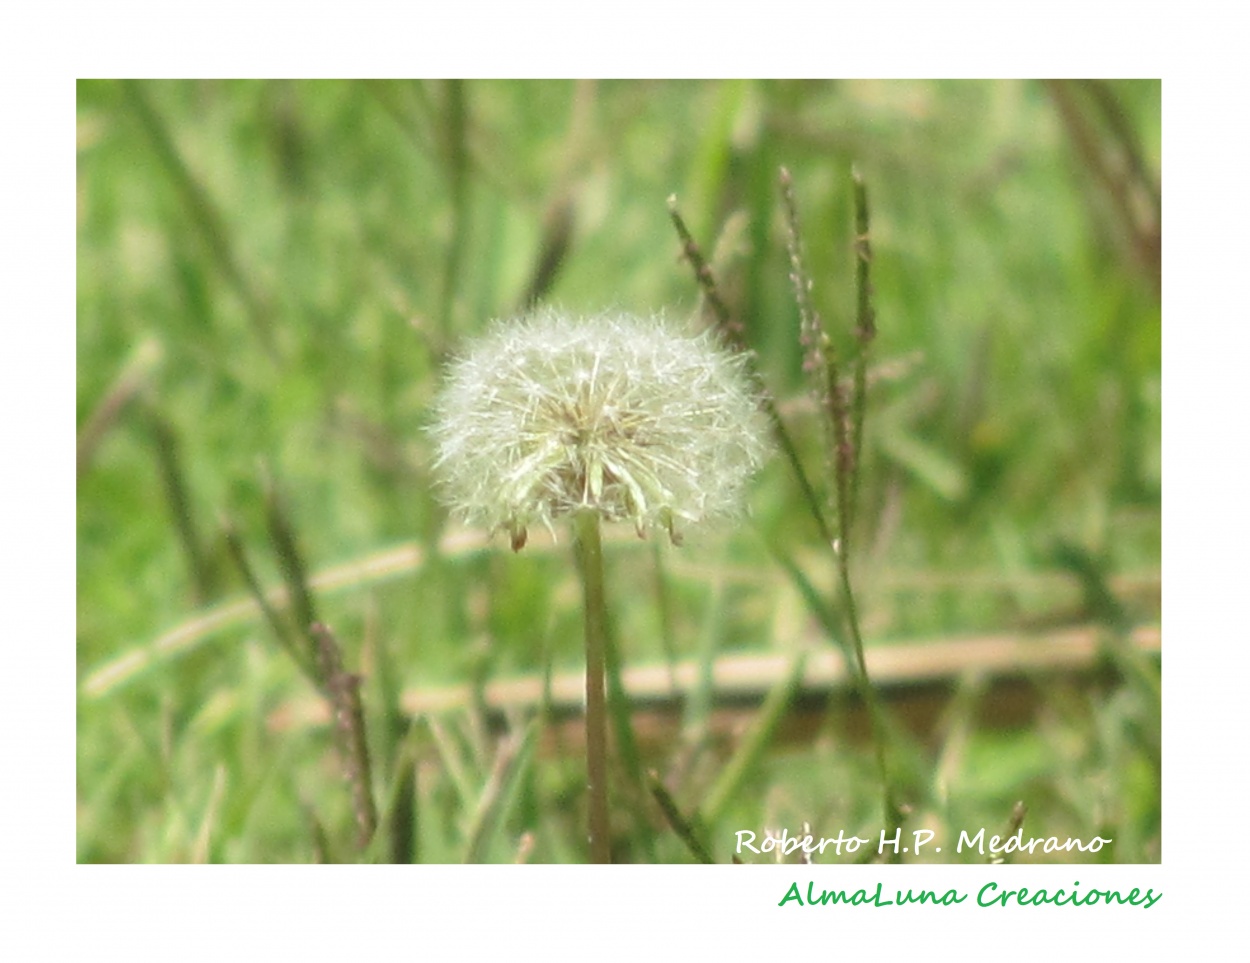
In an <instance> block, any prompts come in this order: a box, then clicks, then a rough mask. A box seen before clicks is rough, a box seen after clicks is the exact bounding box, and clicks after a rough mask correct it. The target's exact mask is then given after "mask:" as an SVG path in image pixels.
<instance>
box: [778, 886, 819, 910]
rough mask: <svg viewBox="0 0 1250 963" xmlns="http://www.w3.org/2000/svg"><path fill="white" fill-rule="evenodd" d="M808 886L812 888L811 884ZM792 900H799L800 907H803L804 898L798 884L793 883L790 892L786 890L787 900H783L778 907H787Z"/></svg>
mask: <svg viewBox="0 0 1250 963" xmlns="http://www.w3.org/2000/svg"><path fill="white" fill-rule="evenodd" d="M808 885H809V886H810V885H811V884H810V883H809V884H808ZM792 899H797V900H798V901H799V905H800V906H802V905H803V897H802V896H800V895H799V884H798V883H791V884H790V888H789V889H788V890H786V898H785V899H783V900H782V901H781V902H780V903H778V904H777V905H778V906H785V905H786V903H788V902H790V900H792Z"/></svg>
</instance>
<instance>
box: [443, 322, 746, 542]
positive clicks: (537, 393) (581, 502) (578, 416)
mask: <svg viewBox="0 0 1250 963" xmlns="http://www.w3.org/2000/svg"><path fill="white" fill-rule="evenodd" d="M744 364H745V361H744V359H743V358H742V356H741V355H739V354H735V353H732V352H730V351H728V350H726V349H725V348H723V347H722V346H721V345H720V344H719V343H718V342H717V341H716V339H715V337H714V336H713V335H712V334H710V333H706V334H703V335H699V336H694V337H691V336H688V335H685V334H683V333H680V332H678V331H677V330H675V329H674V328H673V327H671V326H670V325H668V324H667V323H665V322H663V321H661V320H659V319H653V318H638V317H632V316H629V315H622V314H602V315H599V316H597V317H592V318H586V319H577V318H570V317H568V316H566V315H563V314H560V313H557V312H555V311H551V310H547V311H544V312H541V313H538V314H535V315H532V316H530V317H528V318H523V319H521V320H518V321H512V322H509V323H506V324H500V325H497V326H496V327H495V328H494V329H493V331H491V332H490V333H489V334H487V335H485V336H484V337H483V338H482V339H481V340H480V341H479V342H478V343H477V344H476V345H475V346H474V347H473V349H472V350H471V351H470V352H469V353H468V354H466V355H465V356H464V357H462V358H461V359H460V360H458V361H456V362H454V363H453V364H452V365H451V366H450V368H449V370H448V373H447V374H448V377H447V385H446V388H445V390H444V392H443V395H442V397H441V399H440V401H439V405H438V418H437V422H436V425H435V427H434V430H433V433H434V437H435V439H436V441H437V444H438V457H437V461H436V463H435V471H436V472H437V474H438V476H439V478H440V480H441V483H442V487H443V491H444V494H445V495H446V498H447V501H448V503H449V504H450V505H451V506H452V508H453V509H455V510H456V511H457V512H458V513H459V514H460V515H461V516H462V517H464V518H465V520H466V521H468V522H470V523H473V524H479V525H484V526H486V527H488V528H490V529H492V530H501V529H502V530H505V531H507V532H508V533H509V534H510V535H511V538H512V544H513V547H514V548H517V549H519V548H521V547H522V546H523V545H524V544H525V539H526V534H527V531H528V529H529V528H530V527H531V526H533V525H535V524H541V525H544V526H546V527H548V528H550V527H551V524H552V521H553V520H554V519H557V518H559V517H561V516H564V515H570V514H572V513H574V512H576V511H578V510H579V509H591V510H593V511H595V512H596V513H597V514H598V515H599V517H600V518H602V519H605V520H607V521H631V522H632V523H633V524H634V526H635V528H636V529H637V531H638V534H639V535H640V536H641V535H645V534H646V532H647V531H649V530H653V529H659V530H663V531H665V532H667V533H668V534H669V536H670V537H671V538H672V540H673V541H674V542H678V541H679V540H680V528H681V526H682V525H685V524H697V523H699V522H703V521H705V520H707V521H710V520H715V519H721V518H727V517H733V516H735V515H737V514H738V513H739V512H740V510H741V505H742V500H743V495H744V491H745V486H746V483H747V481H748V480H749V478H750V477H751V475H752V474H753V473H754V472H755V470H756V469H757V468H758V467H759V466H760V465H761V463H762V462H763V460H764V457H765V455H766V454H767V452H768V443H767V440H766V439H767V437H768V423H767V420H766V419H765V417H764V415H763V414H762V413H761V411H760V409H759V406H758V403H757V397H756V393H755V391H754V390H753V388H752V385H751V381H750V378H749V376H748V375H747V372H746V371H745V368H744Z"/></svg>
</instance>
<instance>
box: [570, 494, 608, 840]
mask: <svg viewBox="0 0 1250 963" xmlns="http://www.w3.org/2000/svg"><path fill="white" fill-rule="evenodd" d="M573 545H574V550H575V551H576V553H577V568H578V572H579V573H580V575H581V579H582V592H583V597H584V599H585V611H586V781H587V792H588V795H589V800H590V858H591V861H592V862H596V863H610V862H612V843H611V838H610V828H609V824H608V714H607V699H606V695H605V681H604V680H605V676H606V668H605V667H606V652H607V630H608V607H607V601H606V598H605V595H604V590H603V544H602V542H601V540H600V538H599V515H598V513H596V512H594V511H591V510H588V509H583V510H582V511H579V512H577V514H575V515H574V516H573Z"/></svg>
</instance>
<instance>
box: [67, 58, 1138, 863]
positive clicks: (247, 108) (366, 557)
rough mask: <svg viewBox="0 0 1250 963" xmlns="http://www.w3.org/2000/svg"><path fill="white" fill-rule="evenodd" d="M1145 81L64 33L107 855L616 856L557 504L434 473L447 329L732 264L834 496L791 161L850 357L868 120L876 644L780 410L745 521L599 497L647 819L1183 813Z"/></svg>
mask: <svg viewBox="0 0 1250 963" xmlns="http://www.w3.org/2000/svg"><path fill="white" fill-rule="evenodd" d="M1160 126H1161V121H1160V84H1159V83H1158V82H1155V81H1132V82H1103V81H1099V82H1053V83H1051V82H1014V81H1013V82H973V81H960V82H953V81H946V82H885V81H875V82H869V81H856V82H758V81H733V82H685V81H683V82H639V81H631V82H509V81H465V82H414V81H395V82H332V81H313V82H273V81H267V82H242V81H229V82H222V81H195V82H115V81H84V82H80V84H79V87H78V110H77V141H78V143H77V146H78V263H77V272H78V273H77V281H78V288H77V296H78V329H77V348H78V357H77V371H78V397H77V412H78V423H77V431H78V504H77V520H78V543H77V553H78V594H77V606H78V611H77V616H78V680H77V681H78V690H79V700H78V744H77V752H78V759H77V762H78V766H77V781H78V827H77V830H78V832H77V839H78V859H79V860H80V861H82V862H118V861H120V862H171V861H174V862H183V861H212V862H305V861H313V860H332V861H356V860H366V861H384V862H385V861H399V862H410V861H416V862H431V863H440V862H459V861H462V860H470V861H487V862H511V861H514V860H527V861H530V862H582V861H586V860H587V859H588V857H589V851H588V849H587V844H586V788H585V782H586V759H585V747H584V733H583V729H582V727H581V724H580V720H581V713H582V708H583V695H584V689H583V688H582V685H583V683H582V675H581V673H582V671H583V655H582V637H581V632H582V612H581V607H580V606H581V594H580V592H581V590H580V588H579V583H578V580H577V573H576V569H575V566H574V559H573V548H572V539H571V536H570V533H569V530H568V527H567V525H566V526H563V527H561V526H559V525H557V526H556V527H555V536H556V537H555V539H554V540H553V538H552V536H551V534H550V533H548V532H546V531H545V530H541V529H539V530H534V531H530V532H529V533H528V544H526V546H525V547H524V549H523V550H521V551H519V552H516V553H513V552H512V551H510V548H509V544H508V542H509V539H508V537H507V535H506V534H497V535H495V536H494V537H489V533H485V532H478V531H474V530H470V529H465V528H463V527H461V526H460V525H459V524H458V523H457V522H456V520H455V518H454V517H450V516H449V515H448V512H447V510H446V508H445V507H443V505H442V504H441V502H440V501H439V498H438V494H437V492H436V490H435V487H434V486H433V484H432V474H431V466H432V460H433V444H432V442H431V437H430V435H429V434H428V432H427V429H428V427H429V424H430V419H431V405H432V402H433V401H434V399H435V397H436V395H437V392H438V390H439V388H440V384H441V371H442V367H443V364H444V362H445V360H446V359H447V358H449V357H451V356H453V355H456V354H457V353H458V352H459V351H460V349H461V348H462V347H463V345H464V344H465V342H466V339H469V338H471V337H472V336H473V335H475V334H478V333H480V332H482V331H483V330H485V329H486V327H487V325H488V324H489V322H490V321H491V320H492V319H499V318H508V317H511V316H514V315H516V314H518V313H519V312H521V311H523V310H524V309H526V308H527V307H528V306H532V305H535V304H543V305H554V306H557V307H559V308H560V309H562V310H564V311H567V312H569V313H572V314H593V313H597V312H600V311H602V310H604V309H613V310H619V311H623V312H630V313H635V314H639V315H648V314H652V313H655V312H661V311H662V312H663V313H664V314H665V315H666V316H667V317H668V318H669V319H670V321H672V322H674V323H675V324H677V325H684V326H686V327H688V328H689V329H690V330H691V331H694V330H698V329H700V328H702V327H707V326H717V325H720V324H722V320H718V312H722V313H723V314H724V315H726V316H727V317H728V318H729V319H730V321H731V323H733V324H735V325H740V329H738V330H740V332H741V338H742V339H743V341H744V342H745V344H746V345H747V346H748V347H749V349H750V350H751V351H753V352H754V356H755V364H756V367H757V369H758V372H759V374H760V377H761V379H762V382H763V384H764V385H765V386H766V387H767V390H768V391H769V393H770V396H771V398H772V400H773V403H774V406H775V410H776V414H777V415H778V416H779V419H780V421H781V422H782V424H783V425H784V428H785V432H786V435H787V437H788V438H789V439H790V440H791V443H792V445H793V454H794V456H795V459H796V461H797V463H798V464H799V465H801V466H802V468H803V469H804V472H805V478H806V479H807V482H808V483H809V484H810V487H811V489H812V491H813V493H814V496H815V500H816V502H817V503H818V510H820V511H823V512H824V513H825V515H826V517H827V519H829V520H831V521H830V523H829V524H830V525H831V527H832V529H833V532H832V534H838V533H839V528H838V526H837V525H836V524H834V523H833V522H832V520H834V519H837V518H839V517H840V516H839V514H838V512H837V510H836V502H837V498H838V495H837V491H836V489H837V482H836V481H835V480H834V478H835V476H834V474H833V473H832V472H831V470H830V468H831V465H833V464H834V463H836V461H837V453H836V451H835V450H834V449H835V448H836V446H835V445H833V444H831V442H830V438H831V434H830V431H829V426H828V418H827V411H826V405H825V401H826V400H827V398H826V397H825V396H823V395H822V393H821V390H820V388H819V387H818V386H819V383H820V382H819V378H818V377H817V376H816V375H815V373H814V372H812V371H811V370H805V367H807V368H810V367H811V365H807V366H805V364H804V362H805V356H807V354H808V347H810V342H809V344H808V347H805V344H804V339H803V338H802V337H801V330H800V329H801V321H800V313H801V312H800V306H799V305H798V304H796V297H795V291H794V288H793V286H792V283H791V272H792V270H793V262H792V260H791V255H790V251H789V250H788V242H789V236H788V229H787V213H786V208H785V204H784V203H783V195H782V191H781V187H780V170H781V168H782V167H784V168H786V169H787V170H788V171H789V174H790V176H791V179H792V193H793V198H794V204H795V208H796V210H797V214H798V218H799V220H800V221H801V224H802V258H803V264H804V266H805V269H806V272H807V274H808V275H809V276H810V279H811V282H812V284H811V290H810V309H811V311H813V312H814V313H817V314H819V316H820V317H821V318H822V319H823V325H824V329H825V331H826V332H827V334H828V336H829V339H830V344H829V347H830V350H831V351H832V352H834V353H836V355H837V357H839V358H841V359H843V360H844V361H845V364H844V365H843V366H842V369H841V375H842V379H843V382H844V383H845V384H846V385H848V388H847V390H848V391H850V390H851V388H850V384H851V382H852V381H853V380H854V376H855V372H856V367H855V363H856V361H857V359H859V358H860V357H861V355H860V354H859V352H860V351H861V340H860V339H859V338H857V334H856V331H857V327H856V325H857V317H858V316H859V311H860V305H859V303H858V302H857V294H858V292H859V290H860V289H859V288H857V265H858V264H859V261H858V259H857V256H856V251H857V247H856V236H857V229H856V223H855V221H856V218H855V214H856V203H855V191H854V187H853V180H852V166H854V169H855V170H856V171H857V172H858V174H859V175H860V177H861V179H862V182H863V185H864V186H865V188H866V191H867V196H868V198H869V208H870V211H871V223H870V228H869V237H870V240H871V251H872V260H871V307H872V309H873V311H874V312H875V321H876V336H875V339H873V340H872V342H871V346H870V353H868V354H865V355H863V356H862V357H863V358H864V365H863V368H862V372H861V374H862V378H861V380H862V383H863V398H864V399H865V405H864V410H863V429H862V430H863V435H862V443H861V445H860V446H859V451H858V452H857V456H858V457H857V458H856V468H857V471H858V476H857V478H856V479H855V481H854V493H855V499H856V502H855V503H856V508H855V510H854V513H853V518H852V521H851V524H850V525H849V527H848V529H847V530H846V531H845V532H841V534H842V535H843V536H844V542H843V543H844V544H845V545H849V546H850V554H849V556H848V558H849V560H850V569H849V581H850V583H851V584H852V586H853V590H854V596H853V597H854V600H855V607H856V614H857V626H858V628H859V630H860V632H861V634H862V639H863V648H864V654H865V663H866V665H867V670H868V671H867V675H868V679H869V682H870V684H871V691H869V692H867V693H866V692H865V691H864V690H863V688H862V686H861V685H860V684H857V682H856V670H855V668H854V660H853V658H850V657H849V654H850V652H851V648H850V641H851V640H850V639H849V638H848V637H847V635H846V633H845V626H846V619H845V612H846V608H845V597H844V594H843V593H842V591H841V589H840V584H841V582H840V580H841V577H842V573H841V572H840V570H839V558H838V555H837V553H835V552H834V551H832V550H831V548H830V546H829V544H828V542H827V540H826V539H825V538H824V537H822V533H821V529H820V527H819V525H818V524H817V523H816V521H815V519H814V517H813V511H812V506H811V504H810V500H809V499H807V498H806V497H805V496H804V494H803V490H802V484H803V483H802V482H801V481H800V480H799V478H798V476H797V475H796V472H795V469H794V464H792V462H791V460H790V459H789V458H788V457H787V456H786V454H785V453H784V452H783V451H782V450H781V448H778V451H777V453H776V454H775V455H774V457H773V458H772V459H771V461H770V462H769V463H768V464H767V466H766V467H765V468H764V470H763V471H762V472H761V473H760V474H759V475H758V476H757V477H756V478H755V479H754V481H753V482H752V484H751V488H750V492H749V497H748V501H749V505H750V513H749V516H748V517H747V518H745V519H743V520H742V521H741V522H740V523H732V524H728V523H723V524H720V525H718V526H715V527H713V528H712V529H710V530H707V531H699V530H693V531H690V532H689V533H686V537H685V538H684V544H682V545H681V546H680V547H675V546H674V545H672V544H669V542H668V540H667V539H659V538H655V537H651V538H649V539H647V540H640V539H639V538H638V537H637V535H636V534H635V532H634V530H633V526H632V525H630V524H628V523H622V524H619V525H608V526H605V528H604V530H603V556H604V562H605V565H606V594H607V610H608V613H609V619H610V625H609V630H610V631H609V633H608V635H609V640H610V646H609V651H608V676H609V681H608V689H609V700H608V701H609V715H610V717H611V718H610V720H609V722H610V727H609V728H610V736H611V744H612V748H611V750H610V752H609V764H610V765H609V774H608V775H609V780H608V781H609V785H610V802H611V805H610V817H611V837H612V838H611V849H612V856H613V858H614V860H615V861H618V862H666V863H667V862H696V861H699V860H709V859H710V860H711V861H714V862H721V863H727V862H730V861H731V859H732V858H733V857H734V856H735V842H736V837H735V833H736V832H737V831H738V830H751V831H752V832H754V833H756V834H757V845H758V841H759V840H762V839H763V838H764V834H765V833H766V832H768V831H776V832H780V831H781V830H782V829H785V830H787V831H788V833H789V834H790V835H791V836H794V835H801V834H802V833H804V832H808V831H810V832H811V833H812V834H814V835H815V836H816V837H818V838H819V837H822V836H837V834H838V832H839V830H844V831H845V832H846V834H847V835H851V834H856V835H858V836H859V837H866V838H871V839H872V841H873V845H872V847H868V848H865V849H861V850H860V851H859V852H858V853H857V854H855V855H854V856H846V855H844V856H843V857H841V858H840V859H839V858H837V857H834V856H832V854H831V851H827V852H826V853H825V855H823V856H817V857H815V858H816V859H817V860H818V861H824V862H839V861H842V862H846V861H864V860H866V859H877V858H886V857H878V854H877V852H876V841H877V838H878V834H879V833H880V831H881V829H882V828H884V827H885V826H886V825H887V824H888V825H891V826H892V825H893V822H892V820H893V819H895V818H896V819H897V820H898V821H899V824H900V825H901V826H902V828H903V831H904V839H905V840H907V839H908V838H910V834H911V833H912V832H913V831H915V830H922V829H928V830H932V831H933V832H935V833H936V836H937V838H936V839H935V840H934V844H935V845H940V846H941V847H942V852H941V853H940V854H938V853H934V852H932V849H931V848H930V849H926V850H924V851H923V852H922V853H921V854H919V855H917V854H915V853H907V854H903V856H902V858H903V859H904V860H912V859H919V860H921V861H930V860H935V861H959V862H977V861H985V860H987V859H989V858H990V856H989V855H988V854H985V855H982V854H980V853H978V852H976V851H975V850H973V851H969V850H968V849H967V848H965V850H964V852H963V853H960V854H957V853H956V852H955V845H956V842H957V839H958V836H959V833H960V831H961V830H966V831H967V832H968V833H969V834H970V835H971V834H975V832H976V831H977V830H978V829H980V828H981V827H985V828H986V836H987V837H988V836H989V835H993V834H1010V833H1014V832H1015V831H1016V829H1017V828H1021V829H1022V831H1023V837H1024V838H1025V839H1028V838H1032V837H1052V836H1053V837H1056V838H1057V839H1058V841H1059V842H1060V843H1063V842H1065V841H1067V840H1068V839H1069V838H1079V839H1082V840H1084V841H1089V840H1092V839H1094V838H1095V837H1101V838H1102V839H1104V840H1111V842H1109V843H1107V844H1106V845H1103V846H1102V847H1101V848H1100V849H1099V850H1098V852H1097V853H1096V854H1091V853H1082V852H1076V851H1072V850H1063V851H1059V852H1051V853H1043V852H1042V850H1041V847H1040V846H1039V847H1038V848H1037V849H1036V850H1035V851H1034V853H1032V854H1024V855H1020V854H1016V855H1013V856H1010V857H1008V858H1011V859H1016V860H1020V861H1031V862H1042V861H1090V860H1099V861H1107V862H1157V861H1159V860H1160V859H1161V846H1162V842H1161V838H1160V702H1159V677H1160V657H1159V648H1160V638H1159V630H1158V625H1159V607H1160V601H1159V599H1160V592H1161V585H1160V558H1161V546H1160V500H1161V467H1160V411H1161V394H1160V382H1161V378H1160V370H1161V361H1160V343H1161V339H1160V321H1161V317H1160V302H1159V286H1160V281H1159V269H1160V268H1159V252H1160V196H1159V167H1160V150H1161V148H1160V143H1161V141H1160V138H1161V132H1160ZM673 196H675V198H676V202H675V206H676V210H677V211H679V217H680V219H681V221H682V222H683V223H684V225H685V226H686V228H687V229H688V231H689V236H690V239H691V240H692V242H693V243H694V244H695V245H697V247H698V250H699V251H700V252H701V254H702V256H703V258H705V259H706V262H707V267H708V269H709V271H710V276H711V277H713V278H714V279H715V285H716V291H717V293H718V296H719V299H720V303H710V302H709V300H708V298H707V296H706V294H705V291H704V289H703V288H702V287H701V286H700V284H699V282H698V280H697V279H696V276H695V272H694V271H692V270H691V266H690V264H689V263H687V261H688V260H689V258H688V257H683V240H682V238H681V237H679V235H678V233H677V232H676V231H675V230H674V223H673V220H672V218H671V216H670V207H669V198H670V197H673ZM689 253H690V251H689V250H688V249H687V251H686V254H687V255H688V254H689ZM261 600H263V601H264V604H263V605H262V604H260V602H261ZM314 623H315V624H316V627H315V628H314ZM883 771H884V773H885V783H886V785H883V775H882V774H883ZM883 799H885V800H887V801H886V803H885V804H884V808H883ZM1020 804H1023V805H1020ZM891 814H892V815H891ZM805 827H808V828H805ZM905 844H906V843H905ZM867 849H871V852H869V853H868V855H867V856H865V852H866V851H867ZM887 855H888V850H887ZM738 858H740V859H742V861H744V862H764V861H772V860H773V859H774V858H775V856H774V855H773V854H753V853H751V852H744V853H741V854H739V855H738ZM789 858H791V859H797V858H798V856H797V855H793V856H791V857H789Z"/></svg>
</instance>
